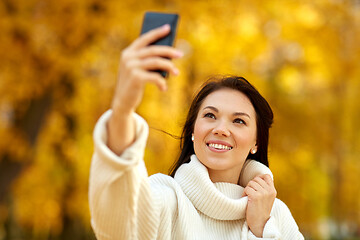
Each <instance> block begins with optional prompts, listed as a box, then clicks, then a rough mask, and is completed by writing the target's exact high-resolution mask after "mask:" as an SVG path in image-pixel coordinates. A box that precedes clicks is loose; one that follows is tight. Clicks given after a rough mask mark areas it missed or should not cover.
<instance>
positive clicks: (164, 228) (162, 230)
mask: <svg viewBox="0 0 360 240" xmlns="http://www.w3.org/2000/svg"><path fill="white" fill-rule="evenodd" d="M110 115H111V111H108V112H106V113H105V114H104V115H103V116H102V117H101V118H100V119H99V121H98V123H97V124H96V127H95V130H94V142H95V152H94V155H93V159H92V164H91V171H90V187H89V188H90V189H89V202H90V211H91V224H92V227H93V229H94V232H95V234H96V237H97V238H98V239H99V240H102V239H107V240H110V239H112V240H114V239H166V240H167V239H169V240H170V239H171V240H173V239H191V240H193V239H194V240H197V239H206V240H212V239H214V240H215V239H229V240H230V239H242V240H243V239H283V240H297V239H304V238H303V236H302V235H301V233H300V232H299V229H298V227H297V225H296V223H295V221H294V219H293V217H292V215H291V213H290V211H289V209H288V208H287V206H286V205H285V204H284V203H283V202H281V201H280V200H278V199H276V200H275V202H274V206H273V209H272V212H271V217H270V219H269V220H268V222H267V223H266V225H265V228H264V231H263V238H257V237H255V236H254V235H253V234H252V232H251V231H250V230H249V228H248V226H247V223H246V221H245V211H246V205H247V197H242V198H241V195H242V192H243V189H244V188H243V187H242V186H245V185H246V183H247V182H248V181H249V180H251V179H252V178H253V177H254V176H256V175H257V174H260V173H269V174H271V172H270V170H269V169H268V168H267V167H266V166H264V165H262V164H260V163H258V162H256V161H247V164H246V165H245V166H244V167H243V171H242V173H241V181H240V185H242V186H239V185H236V184H231V183H222V182H221V183H212V182H211V180H210V178H209V174H208V171H207V169H206V167H205V166H204V165H203V164H202V163H201V162H200V161H199V160H198V159H197V157H196V156H195V155H193V156H192V157H191V161H190V163H188V164H183V165H182V166H181V167H180V168H179V169H178V170H177V172H176V175H175V178H172V177H170V176H167V175H164V174H155V175H153V176H151V177H148V176H147V171H146V168H145V165H144V162H143V155H144V149H145V145H146V141H147V136H148V125H147V123H146V122H145V120H144V119H142V118H141V117H140V116H138V115H136V114H134V119H135V121H136V140H135V142H134V143H133V144H132V145H131V146H130V147H128V148H127V149H126V150H125V151H124V152H123V153H122V155H121V156H117V155H116V154H114V153H113V152H112V151H111V150H110V149H109V148H108V147H107V145H106V142H107V132H106V123H107V121H108V119H109V117H110ZM271 175H272V174H271Z"/></svg>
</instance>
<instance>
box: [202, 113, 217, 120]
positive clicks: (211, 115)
mask: <svg viewBox="0 0 360 240" xmlns="http://www.w3.org/2000/svg"><path fill="white" fill-rule="evenodd" d="M204 117H206V118H213V119H215V115H214V114H212V113H206V114H205V115H204Z"/></svg>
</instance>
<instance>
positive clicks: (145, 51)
mask: <svg viewBox="0 0 360 240" xmlns="http://www.w3.org/2000/svg"><path fill="white" fill-rule="evenodd" d="M153 56H160V57H165V58H180V57H182V56H183V53H182V52H181V51H179V50H176V49H175V48H173V47H169V46H160V45H152V46H149V47H146V48H142V49H140V50H139V52H138V57H139V58H140V59H143V58H147V57H153Z"/></svg>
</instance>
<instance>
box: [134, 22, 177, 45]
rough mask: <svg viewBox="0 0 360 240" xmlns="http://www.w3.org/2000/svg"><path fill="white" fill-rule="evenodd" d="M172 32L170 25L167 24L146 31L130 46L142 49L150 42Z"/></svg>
mask: <svg viewBox="0 0 360 240" xmlns="http://www.w3.org/2000/svg"><path fill="white" fill-rule="evenodd" d="M169 33H170V25H169V24H165V25H163V26H161V27H158V28H155V29H153V30H150V31H149V32H147V33H144V34H143V35H142V36H140V37H139V38H137V39H136V40H135V41H134V42H133V43H132V44H131V45H130V48H134V49H140V48H143V47H146V46H148V45H149V44H151V43H153V42H155V41H156V40H158V39H160V38H162V37H165V36H166V35H168V34H169Z"/></svg>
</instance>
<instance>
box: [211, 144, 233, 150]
mask: <svg viewBox="0 0 360 240" xmlns="http://www.w3.org/2000/svg"><path fill="white" fill-rule="evenodd" d="M206 145H207V146H208V147H210V148H215V149H217V150H231V149H232V148H233V147H230V146H226V145H223V144H218V143H207V144H206Z"/></svg>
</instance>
